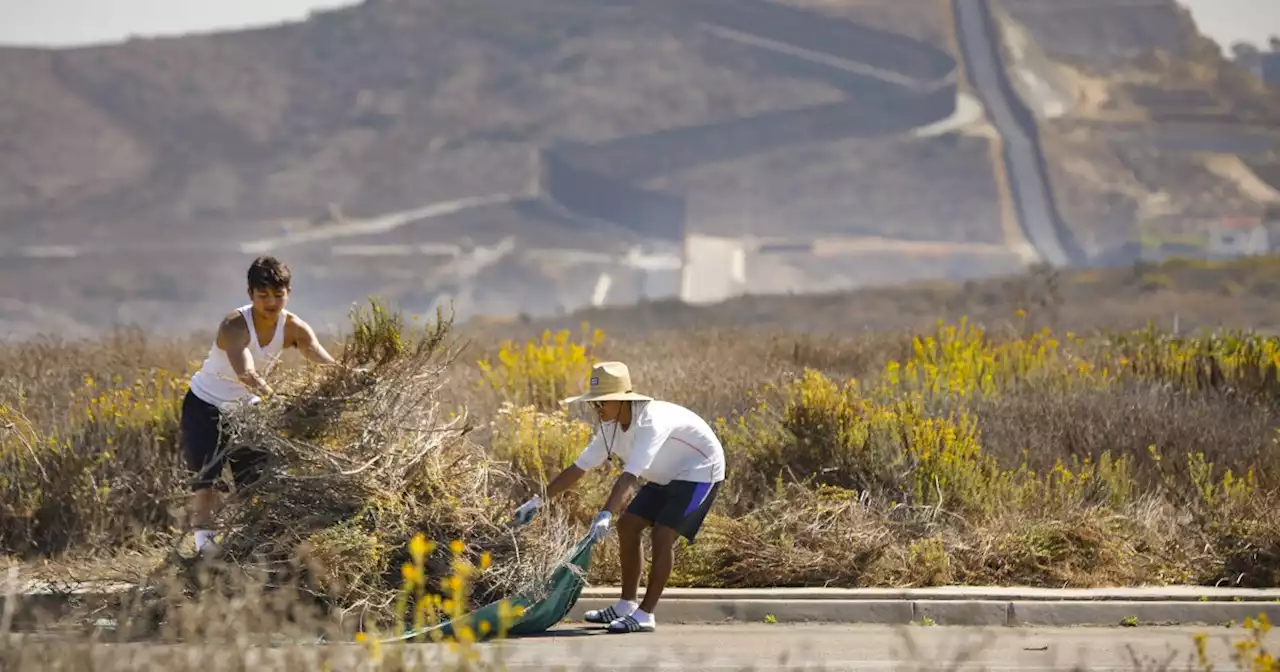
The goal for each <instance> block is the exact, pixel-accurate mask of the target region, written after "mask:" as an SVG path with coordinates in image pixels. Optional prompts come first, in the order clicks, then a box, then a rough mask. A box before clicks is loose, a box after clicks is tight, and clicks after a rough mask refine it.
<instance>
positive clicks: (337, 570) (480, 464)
mask: <svg viewBox="0 0 1280 672" xmlns="http://www.w3.org/2000/svg"><path fill="white" fill-rule="evenodd" d="M403 320H404V318H403V316H401V315H398V314H395V313H391V312H387V311H385V310H383V309H381V308H380V307H379V306H378V305H377V304H373V308H372V309H371V310H368V311H364V312H361V313H358V314H357V315H355V317H354V320H353V329H352V333H351V334H350V335H349V336H347V337H346V338H345V340H344V341H343V342H342V344H341V345H340V346H338V348H339V349H338V350H337V351H338V352H340V353H341V356H342V359H343V361H344V362H345V363H348V364H350V365H352V366H365V367H369V368H370V369H371V376H370V377H369V378H368V379H366V378H362V377H361V376H358V375H354V374H348V373H342V372H328V373H326V372H323V371H319V370H316V369H312V368H310V367H306V366H300V367H290V368H287V369H285V370H284V371H282V372H281V373H280V374H279V375H278V377H277V379H276V380H275V381H273V383H274V384H275V385H276V387H277V389H279V390H281V393H280V394H278V395H277V396H276V397H274V398H272V399H270V400H268V401H267V402H266V403H264V404H262V405H261V406H260V407H258V408H256V409H253V410H252V411H246V412H245V413H244V414H242V415H240V416H237V417H236V419H235V421H234V425H235V426H236V427H237V429H238V431H239V432H240V433H241V434H242V435H243V437H244V438H245V439H252V440H254V441H255V442H257V443H259V444H261V445H265V446H267V447H268V448H269V449H270V450H271V452H272V454H273V455H274V458H275V461H276V467H275V468H274V470H273V471H272V475H271V476H270V477H269V478H268V479H266V481H264V482H263V484H261V485H260V486H256V487H255V488H254V489H252V490H251V491H250V492H248V493H246V495H247V496H246V497H243V498H241V499H240V500H239V501H238V503H236V504H234V505H232V506H230V507H229V508H228V510H227V511H226V512H225V520H224V523H225V524H226V525H227V526H228V529H229V530H230V532H229V536H228V537H227V539H226V541H225V547H226V550H227V554H228V559H229V560H230V561H231V563H232V564H234V565H235V566H239V567H244V568H249V569H254V570H264V569H267V570H272V571H277V573H278V575H279V576H280V577H281V578H280V580H281V581H284V580H285V579H286V578H288V579H299V581H300V583H302V584H303V585H304V586H305V589H306V590H307V591H309V592H310V593H312V595H313V598H315V599H317V600H318V601H319V602H321V603H323V604H325V605H327V606H328V607H330V608H338V609H341V610H344V611H345V612H346V613H348V614H357V613H358V614H363V615H378V616H381V617H385V616H387V615H388V614H389V613H390V612H391V611H394V609H395V604H394V601H395V599H396V589H397V587H398V586H399V585H400V584H401V582H402V581H403V579H404V578H405V576H406V575H405V574H404V571H407V570H404V569H403V568H404V565H405V563H406V562H407V561H408V560H409V559H410V558H409V552H408V550H407V549H408V541H409V539H410V538H411V537H412V536H413V535H414V534H415V533H418V532H422V533H424V534H425V535H426V538H427V539H429V540H431V541H432V542H434V546H435V548H436V549H437V550H436V552H435V553H434V554H433V555H431V558H430V559H429V560H428V561H427V563H426V564H427V567H426V569H427V570H428V571H427V572H426V573H427V574H428V575H430V576H433V577H440V576H444V575H446V574H448V571H449V568H450V563H451V562H453V558H452V555H451V552H450V551H449V550H448V549H449V546H450V542H452V541H454V540H459V541H461V542H462V544H463V549H462V555H463V556H464V557H466V558H469V559H471V560H472V561H478V559H479V557H480V556H481V554H482V553H488V554H489V555H488V557H490V558H492V561H493V566H492V568H490V569H489V570H488V571H486V572H485V573H483V574H481V575H480V576H479V577H477V581H476V586H475V592H474V594H473V598H474V600H475V602H477V603H480V602H484V601H488V600H489V599H492V598H495V597H499V596H503V595H505V594H510V592H511V591H513V590H515V589H517V588H520V587H527V586H530V585H534V584H535V583H536V581H535V580H536V579H538V578H540V577H541V576H544V575H545V572H546V571H547V569H548V568H549V567H550V566H552V565H553V564H554V563H555V562H557V560H558V558H559V554H560V553H561V552H562V551H563V550H564V549H566V548H567V547H568V546H569V545H570V544H571V543H572V541H573V540H574V539H576V537H577V535H578V534H580V533H581V532H582V531H583V530H584V529H585V524H586V522H587V521H589V520H590V518H591V516H592V515H593V514H594V512H595V510H596V508H597V507H598V506H599V505H600V503H601V502H602V501H603V499H604V496H605V494H606V492H607V488H608V485H609V483H610V480H611V477H612V476H613V474H611V473H609V472H607V471H602V472H599V473H595V474H592V475H591V476H589V477H588V479H586V480H585V481H584V482H583V484H582V486H581V487H580V488H579V491H578V492H576V493H573V494H571V495H570V496H568V497H566V498H565V500H563V501H562V502H560V503H558V504H557V505H556V506H554V507H552V510H551V511H550V512H548V514H547V515H546V516H544V517H543V518H542V519H540V520H539V521H537V522H536V523H535V525H536V526H537V527H536V528H535V529H532V530H526V531H523V532H518V533H517V532H513V531H512V530H510V529H508V528H507V527H506V526H505V524H504V523H505V522H506V520H507V517H508V516H509V513H510V511H511V510H512V508H513V507H514V506H515V505H516V504H517V503H518V502H519V501H521V500H522V498H523V497H525V496H527V495H528V494H529V493H531V492H534V491H537V490H538V488H540V487H541V486H542V485H543V484H545V483H546V481H547V480H549V479H550V478H551V477H552V476H554V474H555V472H557V471H558V470H559V469H560V468H562V467H563V466H565V465H566V464H567V463H568V462H570V461H571V460H572V459H573V458H574V456H576V454H577V452H578V451H579V450H581V448H582V446H584V445H585V443H586V441H587V440H588V439H589V437H590V433H591V431H592V427H591V425H590V424H588V423H587V422H585V421H584V418H582V417H579V416H576V415H574V414H573V412H571V411H569V410H568V409H564V408H562V407H560V405H559V404H558V403H557V402H558V400H559V399H561V398H563V397H565V396H568V395H570V394H573V393H576V392H577V391H579V390H581V389H582V387H583V385H584V383H585V381H586V378H587V373H588V371H589V368H590V365H591V363H592V362H593V361H597V360H600V359H615V358H616V359H622V360H624V361H627V362H628V363H629V364H630V365H631V367H632V374H633V377H634V379H635V380H636V382H637V385H638V387H639V389H641V390H642V391H645V392H649V393H651V394H654V395H655V396H658V397H660V398H665V399H669V400H672V401H676V402H678V403H682V404H685V405H688V406H690V407H691V408H694V409H695V410H698V411H699V412H701V413H703V414H704V415H706V416H707V417H710V418H713V419H715V421H716V424H717V426H718V428H719V431H720V433H721V436H722V438H723V440H724V442H725V447H726V451H727V454H728V460H729V479H730V481H729V484H728V487H727V489H726V490H725V491H724V495H723V497H722V499H721V500H720V502H719V504H718V506H717V508H716V510H715V511H714V513H713V514H712V516H711V517H710V518H709V520H708V523H707V525H706V526H705V527H704V530H703V533H702V535H701V536H700V537H699V540H698V543H697V544H695V545H691V546H685V545H683V542H682V545H681V547H680V548H679V549H678V556H677V567H676V576H675V577H673V584H674V585H686V586H727V587H750V586H784V585H832V586H858V585H893V586H920V585H937V584H957V583H978V584H1006V585H1007V584H1020V585H1044V586H1093V585H1136V584H1151V583H1178V584H1183V583H1200V584H1224V585H1242V586H1275V585H1280V576H1277V567H1280V525H1277V523H1276V522H1275V521H1274V516H1273V515H1272V513H1271V512H1272V511H1274V509H1275V507H1276V505H1277V504H1280V497H1277V489H1276V488H1277V472H1276V466H1277V463H1276V460H1277V458H1276V447H1277V446H1276V441H1277V436H1278V435H1277V427H1280V415H1278V414H1277V402H1278V401H1280V382H1278V381H1277V364H1278V361H1280V360H1278V359H1277V358H1278V357H1280V346H1278V345H1277V342H1276V341H1275V339H1270V338H1263V337H1260V336H1255V335H1248V334H1228V335H1203V336H1195V337H1178V338H1175V337H1172V336H1170V335H1168V334H1163V333H1160V332H1157V331H1139V332H1125V333H1105V334H1093V335H1089V336H1087V337H1085V336H1078V335H1075V334H1069V333H1062V334H1057V333H1052V332H1050V331H1048V330H1044V329H1039V330H1038V329H1034V328H1032V327H1030V326H1026V325H1021V326H1020V325H1019V323H1018V322H1017V320H1013V321H1011V323H1010V324H1006V326H1004V327H1001V328H1000V329H998V330H994V331H991V332H988V331H984V330H982V329H979V328H978V327H977V326H975V325H973V324H969V323H967V322H964V321H961V322H959V323H956V324H940V325H939V326H938V327H937V328H936V329H934V330H930V331H926V332H917V333H882V334H875V335H872V334H868V335H863V336H859V337H857V338H842V337H838V336H829V337H817V336H811V335H799V334H792V333H786V332H781V331H775V332H771V333H768V334H764V333H761V332H752V331H747V330H727V331H716V330H710V329H705V330H690V331H683V332H669V333H660V334H653V335H647V336H644V337H640V338H633V339H629V340H628V339H615V338H605V336H604V334H601V333H600V332H598V331H597V332H592V331H590V330H588V331H586V332H584V333H583V334H582V335H581V336H580V337H576V336H574V335H573V334H570V333H569V332H562V333H559V334H550V333H547V334H543V335H541V337H539V338H534V339H532V340H529V341H527V342H524V341H522V340H516V341H512V342H506V343H500V344H498V343H489V342H486V343H478V344H471V345H470V346H469V348H468V349H465V350H464V349H462V345H463V344H462V343H460V342H455V341H454V340H452V337H453V336H454V335H456V332H455V331H453V330H451V327H450V325H449V324H448V321H447V320H443V321H441V320H437V321H434V322H429V323H428V324H427V325H426V326H422V327H419V326H410V325H406V324H405V323H404V321H403ZM203 347H204V346H203V344H199V347H196V346H193V345H192V344H170V343H162V344H157V343H146V342H142V341H139V340H137V338H136V337H128V338H125V337H117V338H116V339H115V340H113V341H105V342H103V343H100V344H58V343H51V342H44V343H27V344H15V345H11V346H7V348H6V349H5V350H4V351H3V352H0V371H3V372H4V373H2V374H0V376H2V378H0V395H3V396H0V402H3V404H4V405H3V407H2V408H3V410H2V411H0V412H2V413H4V417H3V418H0V426H3V427H5V428H6V429H4V430H3V432H4V433H3V434H2V435H0V441H2V443H0V479H2V480H3V481H4V483H5V484H6V486H5V487H4V488H2V489H0V517H3V521H2V522H3V524H2V525H0V535H3V536H2V537H0V540H2V541H3V544H4V546H3V549H4V552H5V553H6V554H7V555H11V556H13V557H15V558H18V559H30V558H41V557H55V558H56V557H58V556H60V555H63V554H67V553H71V554H75V553H78V552H83V551H86V550H87V549H89V548H106V547H109V548H114V549H121V548H129V547H130V546H133V547H142V548H145V547H149V546H153V545H154V544H156V543H157V541H172V540H173V539H174V538H176V537H177V535H179V534H180V530H179V529H178V528H177V527H176V524H177V523H176V521H175V520H174V519H173V518H172V517H173V515H174V513H175V512H176V510H177V508H178V507H180V506H181V505H182V503H183V498H184V496H185V492H184V490H183V488H182V481H181V478H182V475H181V472H180V471H179V470H178V469H177V467H178V464H179V463H178V460H177V452H176V446H175V441H176V417H177V416H176V409H177V404H178V403H179V402H180V399H181V393H182V392H183V391H184V385H183V382H184V378H183V376H185V374H186V372H187V371H189V370H190V367H191V366H193V365H194V364H195V362H194V361H192V360H191V359H189V358H191V356H192V354H193V353H198V352H200V350H202V349H203ZM460 353H461V354H460ZM33 358H35V359H33ZM37 360H38V361H39V362H40V363H39V364H35V365H33V364H30V362H32V361H37ZM24 362H26V363H27V364H22V363H24ZM8 364H13V365H14V366H15V368H9V367H8V366H4V365H8ZM24 366H25V368H23V367H24ZM160 367H163V370H162V369H161V368H160ZM179 372H181V373H179ZM86 376H88V377H92V380H86ZM14 484H17V485H16V487H15V486H14ZM615 556H616V544H615V542H614V541H612V540H609V541H606V542H605V543H604V544H603V545H602V546H601V547H600V548H599V549H598V552H597V555H596V558H597V560H596V561H595V562H593V565H592V571H591V577H590V578H591V580H592V581H595V582H608V581H614V580H616V579H617V576H616V574H617V565H616V562H614V561H613V560H614V557H615ZM291 568H296V571H294V569H291Z"/></svg>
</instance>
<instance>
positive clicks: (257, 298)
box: [181, 256, 337, 552]
mask: <svg viewBox="0 0 1280 672" xmlns="http://www.w3.org/2000/svg"><path fill="white" fill-rule="evenodd" d="M292 281H293V277H292V273H291V272H290V271H289V267H288V266H285V265H284V264H282V263H280V261H279V260H278V259H276V258H275V257H271V256H262V257H258V258H257V259H255V260H254V261H253V263H252V264H251V265H250V266H249V272H248V293H249V299H250V303H249V304H248V305H245V306H241V307H240V308H238V309H236V310H234V311H232V312H231V313H229V314H227V316H226V317H224V318H223V319H222V324H220V325H218V333H217V337H216V338H215V339H214V342H213V345H211V346H210V347H209V354H208V356H207V357H206V358H205V360H204V363H203V364H202V365H201V367H200V369H199V370H198V371H196V372H195V374H194V375H192V376H191V385H190V389H188V391H187V394H186V397H185V398H184V399H183V402H182V421H181V429H182V453H183V458H184V459H185V461H186V465H187V469H188V470H189V471H191V472H192V474H193V479H192V482H191V490H192V507H191V508H192V512H191V523H192V526H193V527H194V528H195V536H196V550H197V551H201V552H202V551H204V550H205V548H206V546H207V545H208V544H209V542H210V541H212V539H213V537H214V532H213V518H214V510H215V508H216V506H217V504H218V491H217V489H216V488H215V486H214V482H215V481H216V480H217V479H218V477H219V475H221V473H222V467H223V464H224V463H229V464H230V465H231V469H232V472H233V474H234V477H235V482H236V487H237V488H243V487H246V486H248V485H250V484H251V483H253V482H254V481H256V480H257V478H258V477H259V476H260V475H261V469H262V466H263V462H264V461H265V459H266V453H264V452H263V451H261V450H258V449H255V448H252V447H229V446H228V445H227V444H228V437H227V436H226V434H225V433H224V432H223V431H222V427H221V421H222V412H223V411H224V410H227V409H229V408H231V407H233V406H236V405H239V404H246V403H248V404H252V403H257V402H258V401H259V400H260V399H261V398H262V397H265V396H267V395H269V394H271V388H270V386H268V385H267V382H266V380H265V379H264V378H263V376H264V375H266V374H268V373H269V372H270V371H271V368H272V367H274V366H275V364H276V363H277V362H278V361H279V358H280V356H281V355H282V354H283V352H284V350H285V349H287V348H297V349H298V351H299V353H301V354H302V356H303V357H305V358H306V359H307V360H308V361H311V362H315V363H319V364H329V365H337V362H336V361H335V360H334V359H333V357H332V356H330V355H329V353H328V352H327V351H326V350H325V349H324V346H323V345H321V343H320V341H319V339H318V338H316V334H315V331H314V330H312V328H311V326H310V325H308V324H307V323H306V322H304V321H303V320H302V319H301V318H299V317H298V316H297V315H294V314H293V313H291V312H289V311H287V310H285V305H286V304H287V303H288V302H289V292H290V290H291V288H292V287H291V286H292Z"/></svg>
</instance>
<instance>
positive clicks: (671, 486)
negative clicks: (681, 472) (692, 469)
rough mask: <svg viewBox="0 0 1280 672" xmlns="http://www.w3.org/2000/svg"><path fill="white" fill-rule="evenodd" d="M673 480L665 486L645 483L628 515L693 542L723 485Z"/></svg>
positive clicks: (633, 500) (630, 506)
mask: <svg viewBox="0 0 1280 672" xmlns="http://www.w3.org/2000/svg"><path fill="white" fill-rule="evenodd" d="M721 483H724V481H717V482H716V483H695V482H693V481H671V482H670V483H668V484H666V485H658V484H656V483H646V484H645V485H644V487H642V488H640V492H638V493H636V496H635V499H632V500H631V503H630V504H628V505H627V513H629V514H631V515H633V516H638V517H640V518H643V519H645V520H647V521H649V524H650V526H653V525H665V526H666V527H670V528H671V529H673V530H675V531H676V532H678V533H680V536H682V537H684V538H685V539H688V540H689V543H691V544H692V543H693V538H694V537H695V536H697V535H698V530H699V529H701V527H702V521H703V520H705V519H706V517H707V511H710V510H711V505H712V503H714V502H715V501H716V493H717V492H719V491H720V484H721Z"/></svg>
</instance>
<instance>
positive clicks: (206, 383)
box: [191, 304, 289, 408]
mask: <svg viewBox="0 0 1280 672" xmlns="http://www.w3.org/2000/svg"><path fill="white" fill-rule="evenodd" d="M237 310H239V311H240V314H241V315H243V316H244V321H245V324H247V325H249V352H250V353H251V354H252V355H253V363H254V368H255V369H256V370H257V371H258V373H259V374H261V375H264V376H265V375H266V374H267V373H269V372H270V371H271V369H272V367H274V366H275V365H276V362H278V361H279V360H280V353H281V352H283V351H284V325H285V322H287V321H288V318H289V311H287V310H282V311H280V319H279V320H278V321H277V322H276V333H275V334H274V335H273V336H272V337H271V342H270V343H268V344H267V347H265V348H264V347H262V346H261V345H260V344H259V342H258V332H257V330H256V329H255V328H254V326H253V305H252V304H250V305H247V306H241V307H240V308H238V309H237ZM191 393H192V394H194V395H196V397H198V398H199V399H200V400H202V401H204V402H205V403H207V404H210V405H213V406H217V407H218V408H227V407H228V406H231V405H233V404H236V403H238V402H243V401H248V403H251V404H254V403H257V402H258V401H259V399H258V395H256V394H253V393H252V392H250V391H249V388H247V387H245V385H244V383H242V382H240V377H239V376H237V375H236V372H235V369H233V368H231V360H230V359H228V358H227V353H226V351H225V350H222V349H220V348H219V347H218V341H217V339H216V338H215V339H214V342H213V345H211V346H209V355H208V356H207V357H205V359H204V363H203V364H201V365H200V370H199V371H196V372H195V374H194V375H192V376H191Z"/></svg>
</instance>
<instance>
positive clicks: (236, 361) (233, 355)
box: [218, 316, 271, 397]
mask: <svg viewBox="0 0 1280 672" xmlns="http://www.w3.org/2000/svg"><path fill="white" fill-rule="evenodd" d="M250 338H252V336H250V335H249V325H248V324H247V323H246V322H245V320H244V318H243V317H240V316H236V317H230V318H227V319H225V320H223V321H222V324H221V325H220V326H219V327H218V347H220V348H222V349H223V350H224V351H226V353H227V360H228V361H229V362H231V370H233V371H235V372H236V377H237V378H238V379H239V380H240V382H242V383H244V385H245V387H247V388H249V390H251V391H252V392H253V393H254V394H257V395H258V396H260V397H265V396H267V395H270V394H271V386H270V385H267V381H266V380H265V379H264V378H263V377H262V376H261V375H260V374H259V373H258V370H257V368H256V367H255V365H254V362H253V353H251V352H250V351H249V339H250Z"/></svg>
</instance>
